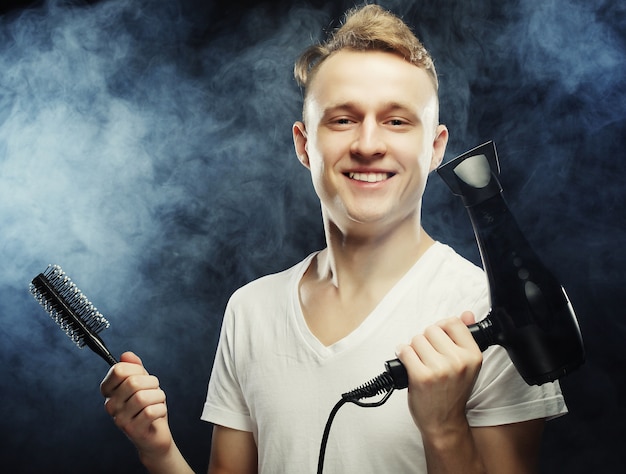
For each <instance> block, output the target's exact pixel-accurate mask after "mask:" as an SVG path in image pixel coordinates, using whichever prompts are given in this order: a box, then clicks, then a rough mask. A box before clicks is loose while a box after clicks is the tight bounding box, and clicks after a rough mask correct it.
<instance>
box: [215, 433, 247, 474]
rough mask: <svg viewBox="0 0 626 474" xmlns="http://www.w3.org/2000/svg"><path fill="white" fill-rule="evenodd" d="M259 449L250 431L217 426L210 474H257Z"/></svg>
mask: <svg viewBox="0 0 626 474" xmlns="http://www.w3.org/2000/svg"><path fill="white" fill-rule="evenodd" d="M256 473H257V447H256V443H255V441H254V438H253V436H252V433H250V432H248V431H239V430H234V429H231V428H226V427H224V426H219V425H215V427H214V428H213V437H212V442H211V460H210V462H209V474H256Z"/></svg>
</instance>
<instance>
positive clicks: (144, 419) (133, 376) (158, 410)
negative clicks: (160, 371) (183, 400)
mask: <svg viewBox="0 0 626 474" xmlns="http://www.w3.org/2000/svg"><path fill="white" fill-rule="evenodd" d="M100 391H101V393H102V395H103V396H104V397H105V399H106V400H105V402H104V406H105V409H106V411H107V413H108V414H109V415H111V417H113V421H114V422H115V424H116V425H117V427H118V428H120V429H121V430H122V431H123V432H124V433H125V434H126V436H128V438H130V440H131V441H132V442H133V444H134V445H135V446H136V447H137V450H138V451H139V456H140V458H141V460H142V462H143V463H144V464H152V463H153V462H155V461H157V460H160V459H165V458H167V457H168V456H169V455H171V450H172V449H173V448H175V445H174V441H173V439H172V435H171V432H170V429H169V425H168V421H167V406H166V404H165V392H163V390H161V388H160V386H159V379H158V378H156V377H155V376H154V375H150V374H149V373H148V372H147V371H146V369H145V368H144V366H143V364H142V362H141V359H140V358H139V357H137V356H136V355H135V354H133V353H132V352H125V353H124V354H122V356H121V358H120V362H119V363H117V364H115V365H114V366H113V367H111V369H110V370H109V372H108V373H107V375H106V377H105V378H104V379H103V380H102V383H101V384H100ZM175 449H176V448H175Z"/></svg>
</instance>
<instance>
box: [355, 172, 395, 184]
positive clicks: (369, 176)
mask: <svg viewBox="0 0 626 474" xmlns="http://www.w3.org/2000/svg"><path fill="white" fill-rule="evenodd" d="M387 176H388V175H387V173H348V177H349V178H350V179H354V180H356V181H365V182H367V183H378V182H379V181H384V180H385V179H387Z"/></svg>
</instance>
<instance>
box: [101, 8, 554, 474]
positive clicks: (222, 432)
mask: <svg viewBox="0 0 626 474" xmlns="http://www.w3.org/2000/svg"><path fill="white" fill-rule="evenodd" d="M295 72H296V78H297V80H298V81H299V83H300V84H301V85H302V86H303V88H304V91H305V100H304V109H303V121H302V122H296V123H295V124H294V126H293V138H294V144H295V149H296V154H297V156H298V158H299V159H300V161H301V162H302V164H303V165H304V166H305V167H306V168H307V169H308V170H309V171H310V173H311V177H312V181H313V185H314V187H315V190H316V192H317V194H318V196H319V198H320V203H321V209H322V217H323V223H324V229H325V235H326V243H327V247H326V248H325V249H323V250H321V251H320V252H317V253H315V254H313V255H310V256H308V257H307V258H306V259H304V260H303V261H302V262H301V263H299V264H298V265H296V266H294V267H293V268H291V269H289V270H286V271H284V272H282V273H279V274H276V275H270V276H267V277H264V278H261V279H259V280H257V281H255V282H252V283H250V284H248V285H246V286H245V287H243V288H242V289H240V290H238V291H237V292H236V293H235V294H234V295H233V296H232V298H231V300H230V302H229V304H228V307H227V309H226V314H225V317H224V322H223V327H222V334H221V338H220V343H219V347H218V351H217V355H216V360H215V365H214V368H213V373H212V375H211V380H210V382H209V388H208V395H207V401H206V404H205V407H204V411H203V414H202V418H203V419H204V420H206V421H209V422H211V423H213V424H214V426H215V427H214V431H213V440H212V448H211V458H210V465H209V472H210V473H251V472H265V473H272V474H274V473H279V472H285V473H306V472H314V471H315V469H316V466H317V458H318V452H319V447H320V442H321V436H322V432H323V429H324V425H325V422H326V420H327V417H328V415H329V413H330V410H331V409H332V407H333V406H334V404H335V403H336V402H337V401H338V400H339V398H340V396H341V393H344V392H346V391H349V390H351V389H353V388H355V387H356V386H358V385H360V384H362V383H364V382H365V381H367V380H370V379H371V378H372V377H373V376H376V375H377V374H378V373H380V372H381V368H382V364H383V362H384V361H385V360H388V359H390V358H393V357H394V352H395V353H397V356H398V357H399V358H400V359H401V360H402V362H403V363H404V365H405V366H406V368H407V372H408V375H409V388H408V391H407V392H399V393H396V394H394V395H393V396H392V397H391V398H390V399H389V400H388V401H387V403H386V404H384V405H383V406H381V407H378V408H374V409H364V408H361V407H357V406H354V405H351V404H348V405H346V406H344V407H343V408H342V409H341V410H340V411H339V413H338V415H337V417H336V418H335V421H334V423H333V428H332V430H331V434H330V440H329V443H328V447H327V451H326V461H325V472H327V473H329V474H330V473H356V472H358V473H381V472H394V473H401V472H407V473H408V472H428V473H431V474H432V473H459V472H463V473H474V472H489V473H507V474H510V473H528V472H533V471H534V470H535V469H536V464H537V459H538V452H539V443H540V437H541V431H542V427H543V420H544V419H545V418H546V417H550V416H556V415H559V414H561V413H564V412H565V411H566V409H565V405H564V402H563V398H562V396H561V394H560V391H559V388H558V385H557V384H546V385H543V386H541V387H536V386H533V387H530V386H528V385H526V384H525V383H524V382H523V380H522V379H521V378H520V376H519V375H518V374H517V371H516V370H515V368H514V367H513V365H512V364H511V361H510V360H509V358H508V356H507V355H506V353H505V352H504V351H503V350H502V349H501V348H495V347H494V348H490V349H488V350H487V351H486V352H485V353H484V354H481V352H480V350H479V349H478V347H477V345H476V343H475V342H474V340H473V338H472V336H471V334H470V333H469V331H468V329H467V326H466V325H467V324H470V323H472V322H473V321H474V316H473V314H476V315H479V316H483V315H485V314H486V312H487V310H488V305H489V303H488V296H487V287H486V280H485V277H484V275H483V274H482V272H481V271H480V270H479V269H478V268H476V267H475V266H474V265H472V264H471V263H469V262H467V261H466V260H464V259H462V258H461V257H460V256H458V255H457V254H456V253H454V252H453V251H452V250H451V249H450V248H449V247H447V246H445V245H443V244H441V243H438V242H435V241H433V239H432V238H431V237H430V236H429V235H428V234H427V233H426V232H425V231H424V229H423V228H422V225H421V200H422V194H423V192H424V188H425V185H426V180H427V176H428V174H429V173H430V172H431V171H432V170H434V169H435V168H436V167H437V166H438V165H439V164H440V163H441V160H442V158H443V155H444V152H445V148H446V143H447V140H448V130H447V129H446V127H445V126H443V125H441V124H439V122H438V98H437V88H438V85H437V76H436V73H435V69H434V66H433V63H432V60H431V58H430V56H429V55H428V53H427V52H426V50H425V49H424V48H423V46H422V45H421V44H420V42H419V41H418V40H417V39H416V38H415V36H414V35H413V34H412V33H411V31H410V30H409V28H408V27H407V26H406V25H405V24H404V23H403V22H402V21H401V20H399V19H398V18H397V17H395V16H393V15H392V14H390V13H388V12H386V11H384V10H382V9H381V8H380V7H378V6H375V5H368V6H365V7H363V8H361V9H355V10H353V11H352V12H350V13H349V15H348V16H347V17H346V21H345V23H344V25H343V26H342V27H341V28H340V29H339V30H337V31H336V32H335V33H334V35H332V36H331V37H330V38H329V40H328V41H327V42H326V43H324V44H323V45H318V46H314V47H312V48H310V49H309V50H307V51H306V52H305V53H304V54H303V56H302V57H301V58H300V60H299V61H298V63H297V65H296V70H295ZM469 311H471V312H469ZM459 315H460V317H457V316H459ZM442 318H447V319H442ZM407 342H408V343H407ZM399 344H400V345H399ZM102 393H103V394H104V396H105V397H107V401H106V409H107V411H108V412H109V413H110V414H111V415H112V416H113V417H114V419H115V422H116V424H117V425H118V426H119V427H120V428H121V429H122V430H124V431H125V432H126V434H127V435H128V436H129V437H130V438H131V440H132V441H133V442H134V443H135V444H136V446H137V448H138V450H139V453H140V456H141V459H142V462H143V463H144V464H145V465H146V467H147V468H148V469H149V470H150V471H151V472H154V473H161V472H163V473H165V472H171V473H173V472H176V473H179V472H190V470H189V468H188V466H187V465H186V464H185V462H184V460H183V458H182V456H181V454H180V452H179V451H178V449H177V448H176V446H175V444H174V442H173V440H172V437H171V435H170V432H169V429H168V427H167V415H166V408H165V396H164V394H163V392H162V391H161V390H160V389H159V384H158V380H157V379H156V378H155V377H153V376H151V375H148V374H147V373H146V372H145V370H144V369H143V367H142V365H141V361H140V360H139V359H138V358H137V357H136V356H134V355H133V354H130V353H126V354H124V355H123V356H122V362H121V363H120V364H117V365H116V366H115V367H113V368H112V369H111V370H110V372H109V374H107V377H106V378H105V379H104V381H103V383H102ZM405 394H406V395H405ZM407 398H408V403H407Z"/></svg>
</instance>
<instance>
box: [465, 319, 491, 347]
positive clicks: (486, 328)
mask: <svg viewBox="0 0 626 474" xmlns="http://www.w3.org/2000/svg"><path fill="white" fill-rule="evenodd" d="M467 328H468V329H469V331H470V333H471V334H472V336H473V337H474V340H475V341H476V344H478V347H479V348H480V351H481V352H483V351H484V350H485V349H487V348H488V347H489V346H492V345H494V344H496V339H495V333H494V331H493V324H492V323H491V319H490V318H489V316H487V317H486V318H485V319H482V320H481V321H478V322H477V323H474V324H470V325H469V326H467Z"/></svg>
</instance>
